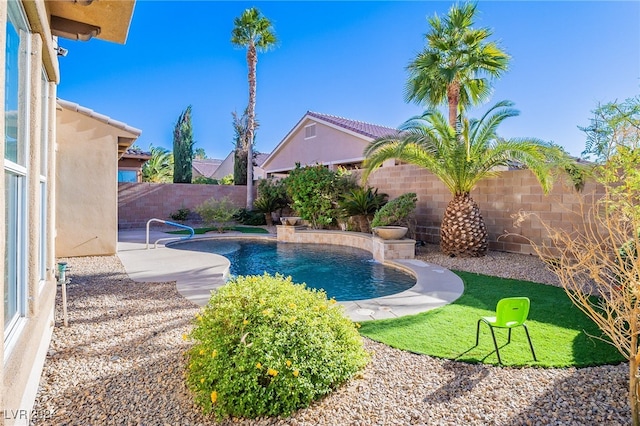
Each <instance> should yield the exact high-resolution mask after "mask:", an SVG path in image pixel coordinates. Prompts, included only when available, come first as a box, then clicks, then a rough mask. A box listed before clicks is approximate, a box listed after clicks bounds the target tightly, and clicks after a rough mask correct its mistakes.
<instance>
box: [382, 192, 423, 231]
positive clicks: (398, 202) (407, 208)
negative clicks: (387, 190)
mask: <svg viewBox="0 0 640 426" xmlns="http://www.w3.org/2000/svg"><path fill="white" fill-rule="evenodd" d="M417 202H418V199H417V198H416V194H415V193H414V192H407V193H406V194H402V195H401V196H399V197H398V198H396V199H394V200H391V201H389V202H388V203H387V204H385V205H384V206H382V208H380V210H378V211H377V212H376V214H375V215H374V216H373V221H371V227H373V228H375V227H376V226H387V225H401V226H407V225H408V218H409V216H410V215H411V214H412V213H413V211H414V210H415V209H416V203H417Z"/></svg>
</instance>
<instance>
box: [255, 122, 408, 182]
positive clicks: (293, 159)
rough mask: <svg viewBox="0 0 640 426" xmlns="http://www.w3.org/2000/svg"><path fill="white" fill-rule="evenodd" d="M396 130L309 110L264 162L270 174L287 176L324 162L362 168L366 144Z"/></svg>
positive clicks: (331, 164)
mask: <svg viewBox="0 0 640 426" xmlns="http://www.w3.org/2000/svg"><path fill="white" fill-rule="evenodd" d="M397 132H398V131H397V130H396V129H393V128H390V127H385V126H379V125H377V124H370V123H365V122H363V121H356V120H350V119H347V118H343V117H336V116H334V115H327V114H320V113H317V112H311V111H307V113H306V114H305V115H304V116H303V117H302V118H301V119H300V121H298V123H297V124H296V125H295V126H294V127H293V129H291V130H290V131H289V133H287V135H286V136H285V137H284V139H282V141H281V142H280V143H279V144H278V146H276V148H275V149H274V150H273V152H271V154H269V156H268V157H267V158H266V160H264V162H263V163H262V164H261V168H262V169H263V170H264V173H265V175H266V177H269V176H285V175H287V174H288V173H289V172H290V171H291V170H293V169H294V168H295V165H296V163H300V164H301V165H302V166H306V165H313V164H323V165H326V166H328V167H329V168H330V169H335V168H337V167H339V166H342V167H345V168H347V169H359V168H360V167H361V166H362V161H363V160H364V156H363V152H364V149H365V147H366V146H367V145H368V144H369V143H370V142H371V141H373V140H375V139H376V138H379V137H382V136H387V135H389V134H396V133H397Z"/></svg>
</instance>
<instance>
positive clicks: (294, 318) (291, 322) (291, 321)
mask: <svg viewBox="0 0 640 426" xmlns="http://www.w3.org/2000/svg"><path fill="white" fill-rule="evenodd" d="M297 319H298V317H291V318H289V320H288V321H287V322H288V323H289V324H293V323H294V322H296V320H297Z"/></svg>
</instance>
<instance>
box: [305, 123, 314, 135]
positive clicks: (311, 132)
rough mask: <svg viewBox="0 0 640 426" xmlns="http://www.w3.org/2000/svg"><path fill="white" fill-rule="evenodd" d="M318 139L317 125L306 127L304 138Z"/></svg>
mask: <svg viewBox="0 0 640 426" xmlns="http://www.w3.org/2000/svg"><path fill="white" fill-rule="evenodd" d="M315 137H316V123H313V124H309V125H307V126H304V138H305V139H311V138H315Z"/></svg>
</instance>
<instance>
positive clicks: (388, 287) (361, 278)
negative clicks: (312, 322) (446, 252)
mask: <svg viewBox="0 0 640 426" xmlns="http://www.w3.org/2000/svg"><path fill="white" fill-rule="evenodd" d="M171 248H172V249H179V250H194V251H203V252H207V253H215V254H219V255H222V256H225V257H226V258H227V259H229V261H230V262H231V270H230V273H231V274H232V275H256V274H257V275H261V274H263V273H264V272H268V273H270V274H272V275H273V274H275V273H280V274H282V275H285V276H288V275H291V277H292V279H293V281H294V282H296V283H303V282H304V283H306V284H307V286H308V287H311V288H317V289H324V290H325V291H326V292H327V296H328V297H333V298H335V299H336V300H338V301H346V300H363V299H371V298H376V297H382V296H388V295H390V294H395V293H400V292H402V291H404V290H407V289H409V288H411V287H413V286H414V285H415V283H416V280H415V278H414V277H413V276H411V275H409V274H407V273H404V272H402V271H400V270H398V269H395V268H392V267H389V266H385V265H383V264H380V263H378V262H375V261H374V260H373V259H372V256H371V253H369V252H368V251H366V250H361V249H357V248H352V247H344V246H337V245H329V244H296V243H277V242H275V241H262V240H228V239H209V240H195V241H190V242H187V243H180V244H174V245H171Z"/></svg>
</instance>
